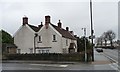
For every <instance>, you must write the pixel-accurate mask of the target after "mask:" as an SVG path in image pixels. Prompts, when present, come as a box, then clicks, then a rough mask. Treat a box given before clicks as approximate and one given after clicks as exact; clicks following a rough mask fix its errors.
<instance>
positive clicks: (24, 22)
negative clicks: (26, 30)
mask: <svg viewBox="0 0 120 72" xmlns="http://www.w3.org/2000/svg"><path fill="white" fill-rule="evenodd" d="M25 24H28V17H23V25H25Z"/></svg>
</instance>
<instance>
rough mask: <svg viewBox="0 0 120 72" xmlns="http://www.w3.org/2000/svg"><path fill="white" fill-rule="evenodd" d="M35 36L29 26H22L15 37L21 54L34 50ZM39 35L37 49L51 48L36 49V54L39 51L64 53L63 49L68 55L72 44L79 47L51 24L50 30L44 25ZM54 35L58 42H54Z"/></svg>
mask: <svg viewBox="0 0 120 72" xmlns="http://www.w3.org/2000/svg"><path fill="white" fill-rule="evenodd" d="M34 34H35V32H34V31H33V30H32V29H31V28H30V27H29V26H28V25H25V26H22V27H21V29H19V30H18V31H17V33H16V34H15V36H14V43H15V44H16V45H17V46H18V49H21V53H30V48H34ZM37 34H38V36H37V37H36V39H35V41H36V43H35V45H36V46H35V47H51V48H45V49H36V53H38V52H39V51H38V50H49V53H63V49H66V53H68V48H69V46H70V43H73V42H74V43H75V44H76V45H77V41H76V40H72V39H68V38H64V37H62V35H61V34H60V33H59V32H58V31H57V30H56V29H54V28H53V27H52V26H51V25H50V24H49V26H48V29H46V27H45V25H44V26H43V27H42V28H41V29H40V31H39V32H37ZM53 35H56V42H53ZM39 36H41V40H42V43H39ZM66 40H67V41H68V45H66ZM33 51H34V49H33ZM76 52H77V48H76ZM33 53H34V52H33Z"/></svg>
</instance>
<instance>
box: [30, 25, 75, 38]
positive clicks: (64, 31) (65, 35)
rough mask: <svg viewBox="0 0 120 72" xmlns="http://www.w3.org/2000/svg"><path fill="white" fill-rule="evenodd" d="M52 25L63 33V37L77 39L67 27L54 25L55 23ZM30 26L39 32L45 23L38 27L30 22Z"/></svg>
mask: <svg viewBox="0 0 120 72" xmlns="http://www.w3.org/2000/svg"><path fill="white" fill-rule="evenodd" d="M51 25H52V26H53V27H54V28H55V29H56V30H57V31H58V32H59V33H60V34H61V35H62V37H65V38H69V39H74V40H75V39H76V38H75V37H74V36H73V35H72V34H71V33H70V32H68V31H66V30H65V29H63V28H59V27H58V26H56V25H53V24H51ZM28 26H29V27H30V28H32V29H33V30H34V31H35V32H38V31H39V30H40V29H41V28H42V26H43V25H39V27H36V26H33V25H30V24H28Z"/></svg>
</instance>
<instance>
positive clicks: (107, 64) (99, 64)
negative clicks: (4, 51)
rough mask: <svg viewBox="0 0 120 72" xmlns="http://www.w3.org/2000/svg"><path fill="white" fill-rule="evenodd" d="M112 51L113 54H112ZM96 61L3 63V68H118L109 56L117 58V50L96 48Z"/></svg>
mask: <svg viewBox="0 0 120 72" xmlns="http://www.w3.org/2000/svg"><path fill="white" fill-rule="evenodd" d="M111 52H112V53H113V54H111ZM94 54H95V62H92V63H74V64H64V63H63V64H40V63H3V64H2V70H117V68H116V66H113V65H112V64H114V62H111V61H110V60H109V58H108V57H107V56H109V54H110V56H112V57H113V58H115V60H116V59H117V58H116V55H117V54H116V52H115V51H114V52H113V51H111V50H104V52H103V53H98V52H96V51H95V50H94Z"/></svg>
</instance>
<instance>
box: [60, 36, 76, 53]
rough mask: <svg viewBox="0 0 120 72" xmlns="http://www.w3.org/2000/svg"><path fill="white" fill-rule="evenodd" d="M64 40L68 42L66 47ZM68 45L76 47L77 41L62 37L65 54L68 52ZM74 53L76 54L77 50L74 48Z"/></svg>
mask: <svg viewBox="0 0 120 72" xmlns="http://www.w3.org/2000/svg"><path fill="white" fill-rule="evenodd" d="M66 40H68V45H67V44H66ZM70 43H75V44H76V46H77V41H76V40H72V39H69V38H64V37H62V48H63V49H66V53H68V52H69V50H68V48H69V46H70ZM75 52H77V48H75Z"/></svg>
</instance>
